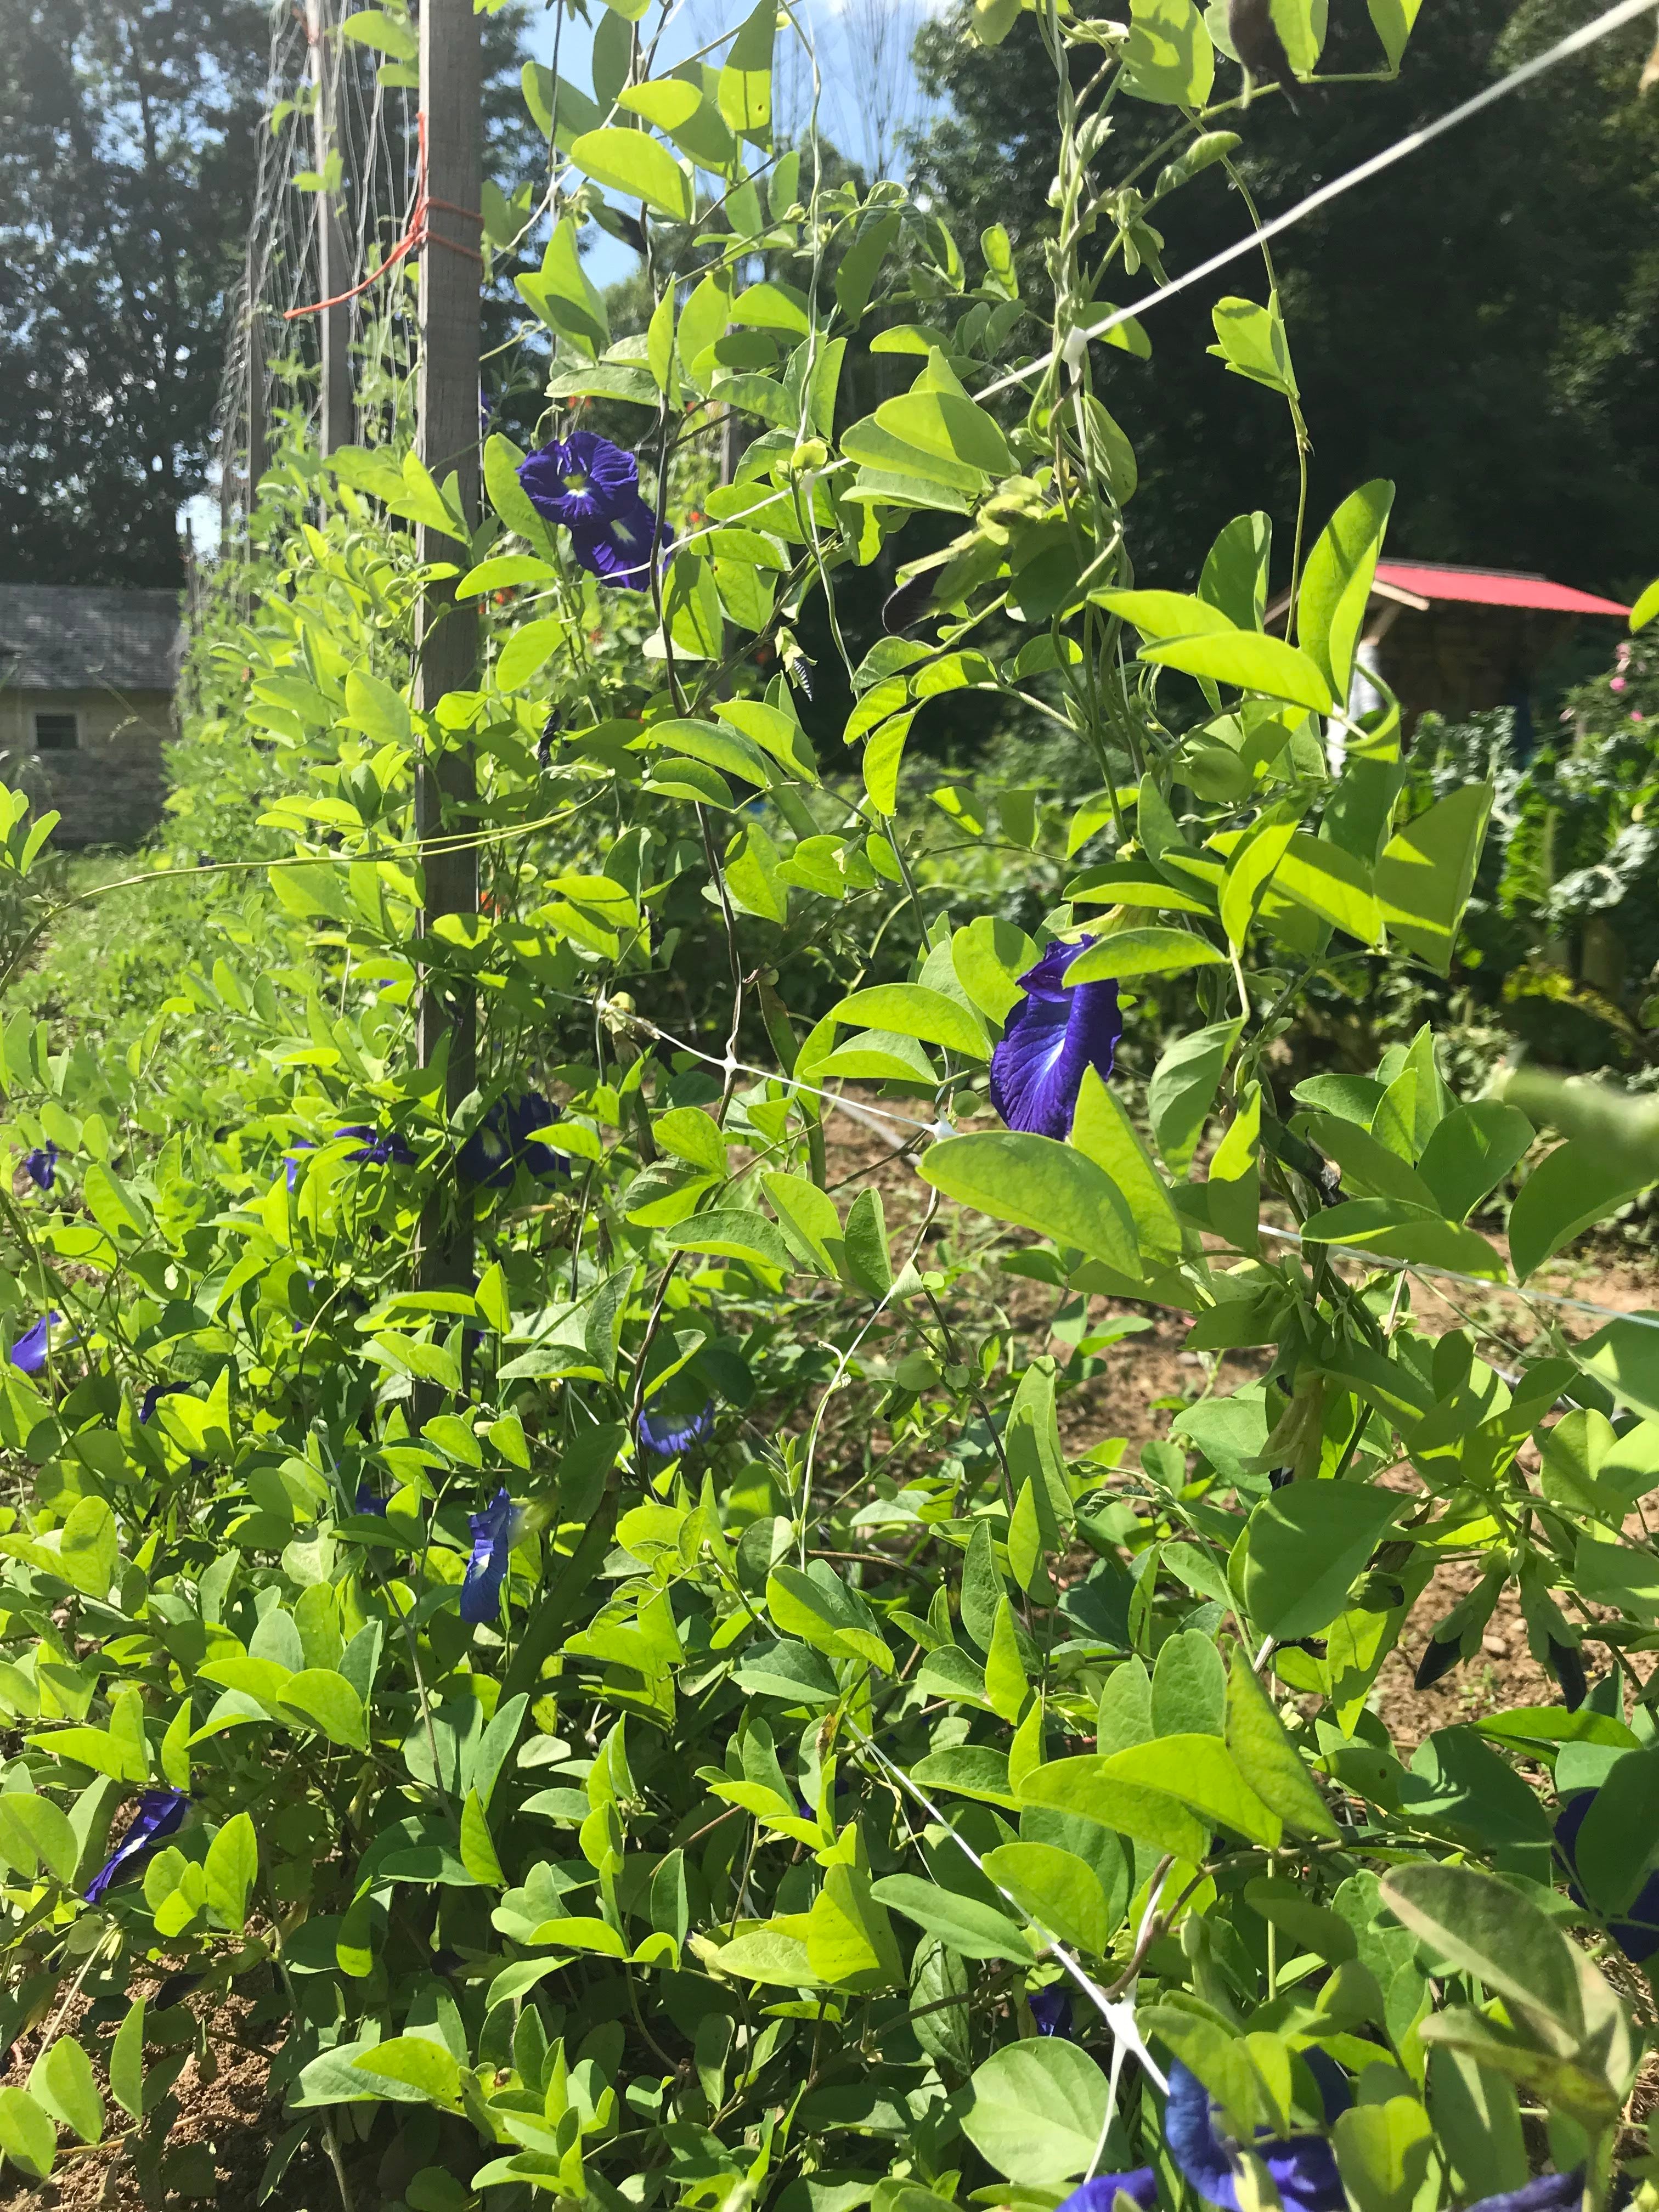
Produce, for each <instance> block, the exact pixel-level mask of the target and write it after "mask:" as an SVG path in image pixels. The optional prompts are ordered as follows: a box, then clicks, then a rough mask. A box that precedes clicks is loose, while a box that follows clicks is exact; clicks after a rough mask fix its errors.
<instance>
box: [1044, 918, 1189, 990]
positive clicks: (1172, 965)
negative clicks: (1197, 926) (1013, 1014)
mask: <svg viewBox="0 0 1659 2212" xmlns="http://www.w3.org/2000/svg"><path fill="white" fill-rule="evenodd" d="M1226 964H1227V958H1226V955H1225V953H1223V952H1218V951H1217V950H1216V948H1215V947H1214V945H1212V944H1211V943H1210V942H1209V940H1208V939H1207V938H1203V937H1200V935H1199V934H1198V933H1197V931H1196V930H1192V929H1157V928H1152V929H1115V930H1114V931H1113V932H1112V933H1111V934H1110V935H1109V936H1107V937H1103V938H1100V939H1097V942H1096V943H1095V944H1093V945H1090V946H1089V948H1088V950H1087V951H1084V952H1080V953H1079V955H1078V957H1077V958H1076V959H1075V960H1073V962H1072V963H1070V965H1069V966H1068V967H1067V969H1066V975H1065V978H1064V980H1065V981H1066V985H1067V987H1070V986H1071V985H1073V984H1074V983H1098V982H1101V981H1103V980H1104V979H1105V978H1106V977H1108V976H1119V977H1122V976H1127V975H1179V974H1182V973H1183V972H1184V971H1185V970H1186V969H1188V968H1225V966H1226Z"/></svg>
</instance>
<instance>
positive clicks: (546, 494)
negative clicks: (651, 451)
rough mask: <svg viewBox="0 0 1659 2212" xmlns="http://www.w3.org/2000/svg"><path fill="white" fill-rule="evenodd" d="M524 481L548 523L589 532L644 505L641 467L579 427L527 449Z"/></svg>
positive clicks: (521, 477)
mask: <svg viewBox="0 0 1659 2212" xmlns="http://www.w3.org/2000/svg"><path fill="white" fill-rule="evenodd" d="M519 482H520V483H521V484H522V485H523V486H524V488H525V490H526V492H527V493H528V495H529V497H530V504H531V505H532V507H534V508H535V510H536V512H537V513H538V514H539V515H540V516H541V518H542V520H543V521H544V522H552V523H559V524H562V526H563V527H564V528H565V529H567V530H587V529H592V527H593V526H594V525H595V524H596V523H601V522H609V521H610V520H611V519H612V518H613V517H614V516H616V515H618V514H621V513H623V511H624V510H625V509H626V508H627V507H629V505H630V504H633V505H638V503H639V496H640V465H639V463H638V461H637V460H636V459H635V457H634V456H633V454H632V453H624V452H623V448H622V447H620V446H613V445H612V444H611V441H610V439H609V438H601V437H600V436H599V434H598V433H597V431H593V430H573V431H572V432H571V434H570V435H569V436H568V438H554V439H551V440H550V441H549V442H548V443H547V444H546V445H545V446H538V447H537V449H536V451H535V452H534V453H526V456H525V458H524V459H523V460H521V461H520V464H519Z"/></svg>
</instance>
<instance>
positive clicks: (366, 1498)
mask: <svg viewBox="0 0 1659 2212" xmlns="http://www.w3.org/2000/svg"><path fill="white" fill-rule="evenodd" d="M351 1510H352V1511H353V1512H354V1513H378V1514H379V1515H380V1518H381V1520H382V1521H384V1520H385V1518H386V1500H385V1498H382V1497H381V1496H380V1492H379V1491H377V1490H376V1489H375V1487H374V1484H373V1483H372V1482H370V1481H369V1480H368V1478H367V1477H365V1478H364V1480H362V1482H360V1483H359V1484H358V1485H357V1495H356V1498H354V1499H353V1501H352V1507H351Z"/></svg>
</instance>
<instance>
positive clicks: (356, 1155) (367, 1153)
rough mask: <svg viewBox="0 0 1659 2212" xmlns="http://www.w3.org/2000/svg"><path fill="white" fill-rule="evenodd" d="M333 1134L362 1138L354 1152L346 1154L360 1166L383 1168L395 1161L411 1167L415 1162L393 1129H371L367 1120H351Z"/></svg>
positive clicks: (406, 1145)
mask: <svg viewBox="0 0 1659 2212" xmlns="http://www.w3.org/2000/svg"><path fill="white" fill-rule="evenodd" d="M334 1134H335V1137H336V1139H339V1138H341V1137H361V1138H362V1139H363V1141H362V1144H360V1145H359V1146H357V1148H356V1151H355V1152H348V1153H347V1154H346V1158H348V1159H349V1160H355V1161H356V1162H357V1163H358V1164H359V1165H360V1166H374V1167H380V1168H383V1167H389V1166H391V1165H392V1164H393V1163H394V1162H395V1163H396V1164H397V1165H398V1167H400V1168H412V1167H413V1166H414V1164H415V1155H414V1153H413V1152H411V1151H410V1147H409V1146H408V1144H407V1142H406V1141H405V1140H404V1138H402V1137H400V1136H399V1135H398V1132H397V1131H396V1130H395V1129H386V1130H384V1131H382V1130H380V1129H371V1128H370V1127H369V1126H368V1122H367V1121H352V1122H349V1123H348V1124H347V1126H346V1127H344V1128H343V1129H337V1130H336V1131H335V1132H334Z"/></svg>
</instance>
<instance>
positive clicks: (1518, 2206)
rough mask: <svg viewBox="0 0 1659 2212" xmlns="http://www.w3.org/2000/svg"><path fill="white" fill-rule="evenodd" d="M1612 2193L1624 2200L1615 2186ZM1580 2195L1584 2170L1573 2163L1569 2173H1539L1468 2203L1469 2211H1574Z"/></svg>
mask: <svg viewBox="0 0 1659 2212" xmlns="http://www.w3.org/2000/svg"><path fill="white" fill-rule="evenodd" d="M1629 2186H1630V2185H1629V2184H1628V2183H1626V2188H1628V2187H1629ZM1583 2197H1584V2169H1583V2166H1574V2168H1573V2169H1572V2172H1571V2173H1541V2174H1540V2175H1539V2177H1538V2179H1537V2180H1536V2181H1527V2182H1523V2183H1522V2185H1521V2187H1520V2188H1519V2189H1505V2190H1502V2191H1499V2193H1498V2195H1497V2196H1496V2197H1482V2198H1481V2199H1480V2203H1478V2204H1471V2205H1470V2207H1469V2212H1577V2208H1578V2206H1579V2205H1580V2204H1581V2203H1583ZM1622 2201H1623V2200H1622V2199H1621V2198H1620V2194H1619V2191H1618V2190H1617V2189H1615V2190H1614V2191H1613V2202H1614V2203H1621V2202H1622Z"/></svg>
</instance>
